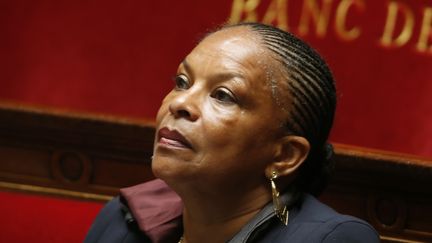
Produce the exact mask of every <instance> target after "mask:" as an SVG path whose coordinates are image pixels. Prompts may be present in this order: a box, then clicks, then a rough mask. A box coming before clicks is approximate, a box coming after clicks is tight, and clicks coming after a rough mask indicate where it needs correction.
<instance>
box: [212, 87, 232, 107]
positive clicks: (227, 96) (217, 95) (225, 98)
mask: <svg viewBox="0 0 432 243" xmlns="http://www.w3.org/2000/svg"><path fill="white" fill-rule="evenodd" d="M211 97H213V98H214V99H216V100H218V101H221V102H224V103H237V99H236V98H235V96H234V95H233V94H232V93H231V91H229V90H227V89H223V88H221V89H217V90H215V91H214V92H213V94H212V95H211Z"/></svg>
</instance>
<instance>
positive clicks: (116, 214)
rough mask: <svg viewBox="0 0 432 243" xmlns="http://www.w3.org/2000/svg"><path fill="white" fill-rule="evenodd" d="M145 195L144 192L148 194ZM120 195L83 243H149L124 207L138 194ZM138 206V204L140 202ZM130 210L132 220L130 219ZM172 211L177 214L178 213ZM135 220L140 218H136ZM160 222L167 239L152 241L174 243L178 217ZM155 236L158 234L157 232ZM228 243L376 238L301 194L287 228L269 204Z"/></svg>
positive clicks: (353, 220) (353, 221)
mask: <svg viewBox="0 0 432 243" xmlns="http://www.w3.org/2000/svg"><path fill="white" fill-rule="evenodd" d="M153 186H154V185H153ZM153 186H152V188H153ZM145 192H146V193H148V191H145ZM123 194H124V196H123V197H122V199H120V197H116V198H114V199H113V200H112V201H110V202H109V203H108V204H107V205H106V206H105V207H104V208H103V209H102V211H101V212H100V213H99V215H98V216H97V218H96V220H95V222H94V223H93V225H92V227H91V229H90V231H89V233H88V235H87V237H86V239H85V242H86V243H90V242H103V243H110V242H122V243H132V242H152V240H151V239H150V238H152V237H148V236H147V235H146V234H145V233H144V232H143V231H146V230H147V229H148V228H146V226H143V225H142V224H141V223H139V222H138V223H137V221H136V220H135V219H134V215H133V214H142V212H139V211H136V210H135V211H134V210H130V207H128V206H126V205H127V204H130V201H131V195H132V198H133V197H137V195H139V193H138V194H137V193H135V192H134V193H130V195H127V193H123ZM159 194H163V193H160V192H158V195H159ZM125 195H126V196H125ZM140 197H141V198H143V194H141V195H140ZM126 198H128V199H129V200H128V199H126ZM139 204H140V205H142V204H143V203H139ZM144 204H145V202H144ZM162 204H163V203H161V206H163V207H165V208H167V209H169V210H171V209H172V208H176V207H177V206H174V207H171V206H170V207H167V204H165V205H162ZM177 204H178V203H177ZM180 206H181V205H180ZM134 207H136V206H134ZM138 210H139V209H138ZM169 210H168V211H169ZM131 211H132V217H130V216H131V214H130V212H131ZM174 211H175V212H178V210H174ZM164 212H165V211H164V210H163V211H158V213H157V214H158V215H159V214H161V213H162V214H164ZM172 212H173V211H172ZM137 217H140V216H138V215H137ZM141 218H142V217H141ZM152 218H154V217H152ZM141 220H142V219H141ZM146 220H147V221H148V219H144V221H146ZM162 223H164V224H166V223H169V224H171V226H172V227H171V229H170V230H169V234H167V233H166V231H164V232H162V234H165V235H167V236H166V237H165V238H163V239H161V238H159V240H154V241H158V242H166V243H169V242H178V240H179V238H180V236H181V234H182V226H181V215H174V216H171V218H169V219H166V218H165V219H164V222H162ZM152 227H154V226H152ZM160 227H161V228H162V227H163V226H162V225H161V226H160ZM157 228H158V227H156V229H155V228H153V229H152V230H153V232H151V233H150V232H149V233H150V234H154V230H157ZM158 233H159V234H160V233H161V232H158ZM152 239H155V238H152ZM229 242H230V243H243V242H266V243H267V242H272V243H273V242H274V243H278V242H289V243H295V242H308V243H313V242H350V243H351V242H352V243H355V242H367V243H374V242H379V237H378V234H377V233H376V231H375V230H374V229H373V228H372V227H371V226H370V225H369V224H368V223H366V222H364V221H362V220H360V219H357V218H354V217H351V216H347V215H341V214H338V213H337V212H335V211H334V210H333V209H331V208H329V207H328V206H326V205H324V204H322V203H321V202H319V201H318V200H316V199H315V198H314V197H313V196H311V195H308V194H305V195H304V196H303V197H302V199H301V200H300V201H299V202H298V203H297V204H295V205H294V206H293V207H292V208H291V209H290V211H289V223H288V225H287V226H285V225H283V224H282V223H281V222H280V221H279V220H278V218H277V217H276V216H275V215H274V212H273V207H272V205H271V204H269V205H267V206H266V207H265V208H264V209H263V210H262V211H261V212H259V213H258V214H257V215H256V216H255V217H254V218H253V219H252V220H251V221H250V222H249V223H248V224H247V225H246V226H244V227H243V229H242V230H241V231H240V232H238V233H237V234H236V235H235V236H234V237H233V238H232V239H231V240H230V241H229Z"/></svg>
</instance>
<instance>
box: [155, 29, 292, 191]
mask: <svg viewBox="0 0 432 243" xmlns="http://www.w3.org/2000/svg"><path fill="white" fill-rule="evenodd" d="M259 42H260V41H259V38H257V36H256V35H255V34H254V33H252V32H251V31H250V30H249V29H247V28H246V27H234V28H228V29H224V30H222V31H218V32H216V33H213V34H211V35H210V36H208V37H207V38H205V39H204V40H203V41H202V42H201V43H200V44H199V45H198V46H197V47H196V48H195V49H194V50H193V51H192V52H191V53H190V54H189V55H188V56H187V57H186V58H185V59H184V60H183V62H182V63H181V64H180V65H179V67H178V70H177V75H176V78H175V87H174V89H173V90H172V91H171V92H170V93H169V94H168V95H167V96H166V97H165V99H164V100H163V102H162V105H161V107H160V109H159V112H158V114H157V118H156V121H157V132H156V138H155V143H154V155H153V156H154V157H153V165H152V166H153V172H154V174H155V175H156V176H157V177H159V178H161V179H164V180H165V181H167V182H169V181H171V182H175V183H184V182H193V183H197V182H199V183H201V184H207V185H210V184H212V183H213V184H218V185H222V186H229V185H232V183H246V182H245V181H248V182H251V183H261V182H262V180H263V179H265V177H264V176H265V175H264V169H265V167H266V165H267V164H268V163H269V162H272V160H273V159H274V156H275V153H276V151H275V150H276V146H275V144H276V143H277V140H278V139H279V138H280V137H282V132H281V131H282V128H281V124H282V121H283V118H284V117H285V115H284V114H282V112H281V109H280V107H278V106H277V105H276V104H275V101H274V99H273V98H272V92H271V88H272V87H271V83H272V82H270V79H276V80H278V78H279V76H278V75H279V74H278V73H275V72H274V70H273V71H272V69H271V66H272V64H274V62H275V61H274V60H273V59H271V58H270V56H269V53H268V51H267V50H265V49H264V48H263V47H261V46H260V44H259ZM250 178H255V179H252V180H251V179H250ZM245 179H247V180H245ZM169 184H170V183H169Z"/></svg>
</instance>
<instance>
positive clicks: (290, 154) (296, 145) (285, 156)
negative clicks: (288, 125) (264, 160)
mask: <svg viewBox="0 0 432 243" xmlns="http://www.w3.org/2000/svg"><path fill="white" fill-rule="evenodd" d="M309 150H310V144H309V142H308V141H307V140H306V138H304V137H300V136H293V135H288V136H285V137H283V138H281V140H280V141H279V143H278V144H277V147H276V152H275V158H274V160H273V161H274V162H273V163H270V164H269V165H267V167H266V169H265V174H266V176H267V178H270V177H272V174H273V173H276V175H278V176H287V175H292V174H294V172H295V171H296V170H297V168H298V167H299V166H300V165H301V164H302V163H303V162H304V161H305V160H306V158H307V155H308V154H309Z"/></svg>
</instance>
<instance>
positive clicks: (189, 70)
mask: <svg viewBox="0 0 432 243" xmlns="http://www.w3.org/2000/svg"><path fill="white" fill-rule="evenodd" d="M181 64H182V66H183V67H184V69H185V70H186V72H188V73H193V71H192V68H191V66H190V65H189V63H188V62H187V61H186V59H183V61H182V62H181Z"/></svg>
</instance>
